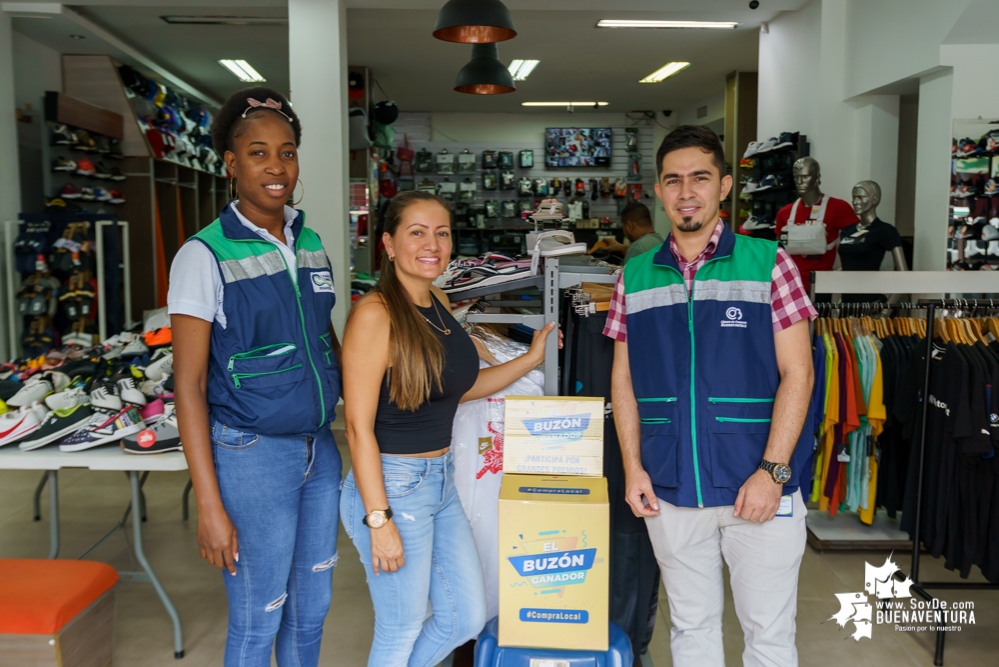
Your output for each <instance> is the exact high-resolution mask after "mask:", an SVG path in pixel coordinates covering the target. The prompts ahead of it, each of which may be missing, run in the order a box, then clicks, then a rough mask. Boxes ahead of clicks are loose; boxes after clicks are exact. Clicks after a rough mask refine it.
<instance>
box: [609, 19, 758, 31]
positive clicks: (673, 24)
mask: <svg viewBox="0 0 999 667" xmlns="http://www.w3.org/2000/svg"><path fill="white" fill-rule="evenodd" d="M738 25H739V24H738V23H736V22H735V21H632V20H623V21H619V20H615V19H602V20H600V21H597V27H598V28H729V29H731V28H735V27H737V26H738Z"/></svg>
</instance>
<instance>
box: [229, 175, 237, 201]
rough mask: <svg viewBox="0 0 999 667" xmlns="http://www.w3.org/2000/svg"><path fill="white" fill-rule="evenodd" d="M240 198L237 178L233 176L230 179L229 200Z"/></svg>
mask: <svg viewBox="0 0 999 667" xmlns="http://www.w3.org/2000/svg"><path fill="white" fill-rule="evenodd" d="M238 197H239V191H238V190H237V189H236V177H235V176H233V177H232V178H230V179H229V199H237V198H238Z"/></svg>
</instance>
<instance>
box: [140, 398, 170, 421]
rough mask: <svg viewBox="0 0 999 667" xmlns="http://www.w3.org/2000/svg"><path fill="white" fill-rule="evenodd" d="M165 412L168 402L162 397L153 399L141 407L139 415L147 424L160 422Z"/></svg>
mask: <svg viewBox="0 0 999 667" xmlns="http://www.w3.org/2000/svg"><path fill="white" fill-rule="evenodd" d="M171 405H172V404H171ZM165 412H166V403H164V402H163V399H162V398H156V399H153V400H151V401H149V402H148V403H146V404H145V405H144V406H142V407H141V408H139V415H140V416H141V417H142V421H144V422H146V424H147V425H149V424H154V423H156V422H158V421H159V420H160V419H161V418H162V417H163V415H164V413H165Z"/></svg>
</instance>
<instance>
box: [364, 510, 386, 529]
mask: <svg viewBox="0 0 999 667" xmlns="http://www.w3.org/2000/svg"><path fill="white" fill-rule="evenodd" d="M385 521H386V519H385V512H372V513H371V514H369V515H368V525H369V526H371V527H372V528H381V527H382V526H384V525H385Z"/></svg>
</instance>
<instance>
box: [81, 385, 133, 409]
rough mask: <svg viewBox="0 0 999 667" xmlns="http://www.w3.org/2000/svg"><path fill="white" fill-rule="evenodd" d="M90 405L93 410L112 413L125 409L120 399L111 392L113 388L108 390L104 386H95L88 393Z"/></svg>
mask: <svg viewBox="0 0 999 667" xmlns="http://www.w3.org/2000/svg"><path fill="white" fill-rule="evenodd" d="M90 404H91V405H92V406H94V407H95V408H100V409H102V410H110V411H113V412H118V411H119V410H121V409H122V408H124V407H125V406H124V404H123V403H122V402H121V397H120V396H118V395H117V394H116V393H115V392H114V391H113V386H112V388H109V387H107V386H105V385H100V386H97V387H95V388H94V389H93V391H91V392H90Z"/></svg>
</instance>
